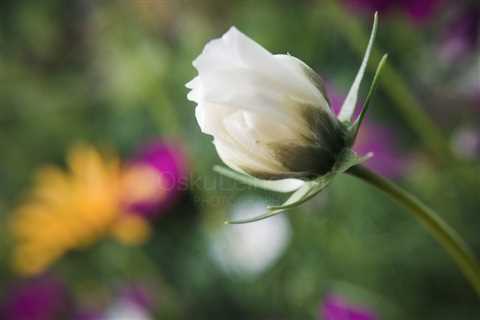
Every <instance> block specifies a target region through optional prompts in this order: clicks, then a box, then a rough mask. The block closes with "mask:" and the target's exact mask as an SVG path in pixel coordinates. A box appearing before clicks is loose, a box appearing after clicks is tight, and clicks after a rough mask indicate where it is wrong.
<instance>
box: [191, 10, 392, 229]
mask: <svg viewBox="0 0 480 320" xmlns="http://www.w3.org/2000/svg"><path fill="white" fill-rule="evenodd" d="M377 21H378V17H377V14H375V16H374V20H373V28H372V33H371V34H370V39H369V41H368V45H367V49H366V51H365V55H364V57H363V60H362V63H361V65H360V68H359V70H358V73H357V75H356V76H355V80H354V81H353V84H352V86H351V87H350V90H349V92H348V95H347V97H346V98H345V101H344V102H343V105H342V107H341V109H340V112H339V113H338V116H335V114H334V113H333V112H332V111H331V110H330V105H329V102H328V99H327V97H326V95H325V90H324V88H323V83H322V80H321V78H320V76H318V75H317V74H316V73H315V72H314V71H313V70H312V69H311V68H310V67H308V66H307V65H306V64H305V63H303V62H302V61H300V60H299V59H297V58H295V57H292V56H290V55H281V54H277V55H274V54H271V53H270V52H268V51H267V50H266V49H264V48H263V47H262V46H260V45H259V44H257V43H256V42H255V41H253V40H252V39H250V38H248V37H247V36H246V35H244V34H243V33H241V32H240V31H238V30H237V29H236V28H235V27H232V28H230V30H228V32H227V33H225V34H224V35H223V36H222V38H220V39H215V40H212V41H210V42H209V43H208V44H207V45H206V46H205V48H204V50H203V52H202V53H201V54H200V56H199V57H198V58H197V59H196V60H195V61H194V62H193V66H194V67H195V68H196V69H197V70H198V76H197V77H196V78H194V79H193V80H192V81H190V82H189V83H187V87H188V88H190V89H191V91H190V92H189V94H188V99H190V100H192V101H194V102H196V103H197V107H196V110H195V114H196V117H197V121H198V124H199V125H200V128H201V129H202V131H203V132H204V133H206V134H209V135H212V136H213V143H214V145H215V147H216V149H217V152H218V154H219V156H220V158H221V159H222V160H223V162H224V163H225V164H226V165H228V166H229V167H230V168H232V169H233V170H234V171H231V170H229V169H226V168H222V167H216V168H215V170H216V171H217V172H219V173H220V174H223V175H225V176H227V177H229V178H232V179H235V180H237V181H239V182H242V183H245V184H249V185H251V186H254V187H258V188H262V189H265V190H269V191H274V192H286V193H290V192H292V194H291V195H290V196H289V197H288V199H287V200H286V201H285V202H283V204H281V205H274V206H269V207H268V211H267V212H266V213H265V214H262V215H259V216H257V217H253V218H247V219H243V220H237V221H229V222H230V223H246V222H252V221H258V220H261V219H265V218H268V217H271V216H274V215H276V214H278V213H280V212H283V211H285V210H289V209H291V208H294V207H297V206H299V205H301V204H302V203H304V202H306V201H308V200H309V199H311V198H312V197H314V196H315V195H317V194H318V193H320V192H321V191H322V190H324V189H325V188H326V187H327V186H328V185H329V184H330V182H331V181H332V180H333V179H334V177H335V176H337V175H338V174H341V173H343V172H345V171H347V170H348V169H349V168H351V167H353V166H355V165H358V164H360V163H362V162H364V161H366V160H367V159H368V158H369V157H370V156H371V154H367V155H366V156H364V157H359V156H357V155H356V154H355V152H353V151H352V149H351V147H352V145H353V143H354V141H355V138H356V136H357V133H358V130H359V128H360V125H361V123H362V121H363V119H364V117H365V113H366V111H367V109H368V105H369V101H370V98H371V96H372V93H373V91H374V89H375V85H376V81H377V78H378V75H379V74H380V71H381V69H382V66H383V65H384V64H385V61H386V58H387V56H386V55H384V56H383V58H382V59H381V60H380V62H379V64H378V67H377V70H376V72H375V75H374V77H373V81H372V83H371V85H370V89H369V91H368V95H367V97H366V99H365V101H364V103H363V109H362V111H361V112H360V115H359V116H358V117H357V118H356V119H355V120H354V119H353V114H354V112H355V106H356V105H357V99H358V92H359V89H360V84H361V82H362V79H363V76H364V74H365V70H366V67H367V63H368V59H369V57H370V53H371V51H372V45H373V41H374V39H375V34H376V30H377Z"/></svg>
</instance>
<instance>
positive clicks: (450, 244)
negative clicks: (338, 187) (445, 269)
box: [347, 165, 480, 296]
mask: <svg viewBox="0 0 480 320" xmlns="http://www.w3.org/2000/svg"><path fill="white" fill-rule="evenodd" d="M347 173H348V174H350V175H352V176H355V177H357V178H359V179H361V180H363V181H365V182H367V183H369V184H371V185H373V186H374V187H376V188H377V189H379V190H381V191H383V192H385V193H386V194H388V195H389V196H390V197H392V198H393V199H394V200H395V201H397V202H398V203H399V204H401V205H402V206H404V207H405V208H407V209H408V210H409V212H410V213H411V214H413V215H414V216H415V218H417V220H418V221H419V222H420V223H421V224H422V225H423V226H424V227H425V228H426V229H427V230H428V231H430V233H431V234H432V236H433V237H434V238H435V239H436V240H437V241H438V242H439V243H440V244H441V245H442V246H443V247H444V248H445V250H446V251H447V252H448V253H449V254H450V256H451V257H452V258H453V260H454V261H455V262H456V263H457V265H458V267H459V268H460V270H461V271H462V272H463V274H464V276H465V278H467V279H468V280H469V281H470V284H471V285H472V287H473V288H474V289H475V291H476V292H477V294H478V295H479V296H480V266H479V264H478V262H477V260H476V258H475V256H474V254H473V252H472V251H471V250H470V249H469V248H468V246H467V244H466V243H465V242H464V241H463V239H462V238H461V237H460V236H459V235H458V233H457V232H456V231H455V230H454V229H452V227H450V226H449V225H448V224H447V223H446V222H445V221H444V220H443V219H442V218H440V216H439V215H438V214H436V213H435V212H434V211H433V210H432V209H430V208H429V207H427V206H426V205H425V204H423V203H422V202H421V201H420V200H418V199H417V198H416V197H415V196H413V195H412V194H410V193H409V192H407V191H406V190H404V189H402V188H400V187H399V186H397V185H396V184H394V183H393V182H391V181H389V180H387V179H385V178H384V177H382V176H380V175H378V174H376V173H374V172H373V171H371V170H369V169H367V168H366V167H364V166H361V165H357V166H354V167H352V168H350V169H349V170H348V171H347Z"/></svg>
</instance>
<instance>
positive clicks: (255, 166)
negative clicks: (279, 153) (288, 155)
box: [214, 139, 285, 175]
mask: <svg viewBox="0 0 480 320" xmlns="http://www.w3.org/2000/svg"><path fill="white" fill-rule="evenodd" d="M214 145H215V148H216V149H217V153H218V155H219V157H220V158H221V159H222V161H223V162H224V163H225V164H226V165H227V166H229V167H230V168H232V169H233V170H236V171H239V172H244V170H243V169H249V170H254V171H257V172H262V173H266V174H271V175H276V174H279V173H282V172H285V168H283V167H282V166H281V165H280V164H276V165H272V164H271V163H265V162H264V161H263V160H262V159H260V158H259V157H256V156H252V155H251V154H249V153H248V152H245V150H243V148H242V147H241V146H237V145H235V144H229V143H227V142H226V141H224V140H221V139H215V141H214Z"/></svg>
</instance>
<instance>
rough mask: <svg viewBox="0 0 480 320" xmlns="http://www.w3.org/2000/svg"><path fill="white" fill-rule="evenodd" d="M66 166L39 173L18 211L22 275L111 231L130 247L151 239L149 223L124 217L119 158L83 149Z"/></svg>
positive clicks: (17, 263) (15, 227) (17, 257)
mask: <svg viewBox="0 0 480 320" xmlns="http://www.w3.org/2000/svg"><path fill="white" fill-rule="evenodd" d="M67 163H68V169H69V170H68V171H62V170H61V169H59V168H56V167H47V168H43V169H41V170H40V171H39V173H38V176H37V179H36V181H35V184H34V187H33V191H32V192H31V194H30V195H29V196H28V198H27V199H26V201H25V202H24V203H23V204H21V205H20V206H19V207H18V208H17V210H16V211H15V212H14V215H13V219H12V223H11V231H12V234H13V237H14V239H15V242H16V246H15V249H14V258H13V265H14V269H15V270H16V271H17V272H19V273H22V274H26V275H30V274H38V273H40V272H42V271H44V270H45V269H46V268H47V267H48V266H49V265H50V264H51V263H52V262H54V261H55V260H56V259H58V258H60V257H61V256H62V255H63V254H65V253H66V252H67V251H69V250H72V249H78V248H82V247H85V246H88V245H90V244H91V243H93V242H95V241H96V240H98V239H99V238H100V237H103V236H105V235H107V234H109V233H111V232H113V233H114V235H115V237H116V238H117V239H118V240H119V241H120V242H124V243H126V244H136V243H140V242H142V241H144V240H145V239H146V238H147V236H148V230H149V228H148V225H147V222H146V221H140V220H142V219H141V218H139V217H137V218H135V219H134V220H132V221H130V220H131V219H128V218H126V217H128V216H129V215H128V214H126V212H125V211H124V210H123V207H122V205H121V203H122V196H124V195H125V193H124V191H123V187H122V186H123V185H124V182H123V180H124V177H123V174H122V171H121V166H120V162H119V160H118V159H117V158H116V157H110V158H108V157H105V156H103V155H101V154H100V153H99V152H98V151H97V150H95V149H94V148H92V147H89V146H85V145H83V146H78V147H75V148H74V149H73V150H72V151H71V152H70V153H69V155H68V158H67ZM118 225H120V226H121V227H119V226H118ZM119 228H120V229H121V232H120V234H121V236H119V231H118V230H119Z"/></svg>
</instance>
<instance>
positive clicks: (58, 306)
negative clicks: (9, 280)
mask: <svg viewBox="0 0 480 320" xmlns="http://www.w3.org/2000/svg"><path fill="white" fill-rule="evenodd" d="M70 305H71V300H70V297H69V294H68V292H67V289H66V287H65V285H64V284H63V282H62V281H60V280H59V279H56V278H53V277H51V276H43V277H40V278H36V279H31V280H27V281H25V282H22V283H16V285H15V287H12V289H11V290H9V291H7V292H6V296H5V298H4V301H3V303H1V305H0V319H3V320H52V319H63V318H64V317H65V316H66V315H67V314H68V310H69V309H70Z"/></svg>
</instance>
